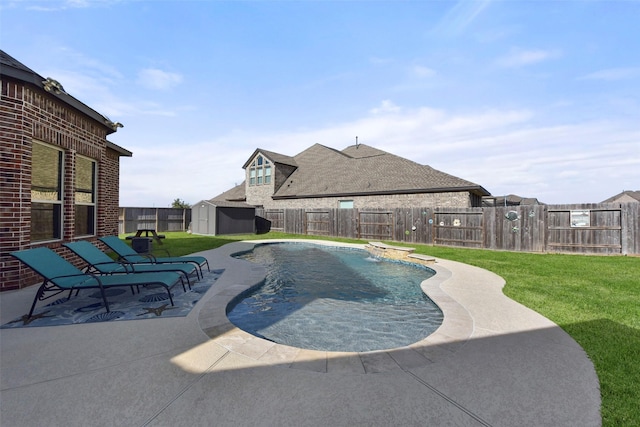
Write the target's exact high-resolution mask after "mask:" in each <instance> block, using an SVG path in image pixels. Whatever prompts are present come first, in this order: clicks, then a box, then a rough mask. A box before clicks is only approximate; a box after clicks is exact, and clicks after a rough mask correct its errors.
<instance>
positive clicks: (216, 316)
mask: <svg viewBox="0 0 640 427" xmlns="http://www.w3.org/2000/svg"><path fill="white" fill-rule="evenodd" d="M281 242H298V243H300V242H305V243H312V244H318V245H324V246H339V247H346V248H355V249H363V250H364V249H365V246H366V245H364V244H350V243H341V242H332V241H324V240H309V239H277V240H251V241H243V242H236V243H231V244H227V245H225V246H223V247H221V248H219V249H218V250H222V251H224V254H222V255H223V256H222V257H221V258H222V259H223V260H225V264H226V265H224V266H223V268H225V274H223V276H222V277H221V278H220V279H219V280H218V282H217V284H216V286H215V288H214V289H212V290H211V292H210V293H211V295H209V292H208V293H207V296H208V298H207V300H206V301H204V302H203V304H202V306H201V307H200V310H199V313H198V323H199V325H200V328H201V329H202V330H203V331H204V332H205V333H206V334H207V336H209V338H211V339H212V340H213V341H214V342H215V343H216V344H218V345H220V346H222V347H224V348H226V349H227V350H229V351H231V352H234V353H238V354H241V355H243V356H245V357H248V358H250V359H253V360H255V361H256V362H258V363H264V364H267V365H277V366H281V367H286V368H292V369H301V370H306V371H313V372H319V373H332V374H371V373H381V372H388V371H393V370H409V369H413V368H418V367H421V366H425V365H429V364H432V363H436V362H438V361H440V360H443V359H447V358H449V357H451V356H452V355H453V354H455V353H456V352H457V351H458V350H460V349H461V348H462V347H463V346H464V345H465V344H466V343H467V341H468V340H469V339H470V338H471V336H472V334H473V330H474V321H473V318H472V316H471V315H470V313H469V311H468V310H467V309H466V308H465V307H464V306H463V305H462V304H460V303H459V302H458V301H457V300H456V299H455V298H454V297H452V296H451V295H449V294H448V293H447V292H445V291H444V290H443V286H445V285H446V284H447V283H448V282H451V280H452V277H453V273H452V271H451V269H450V268H451V266H448V267H449V268H447V267H445V266H443V265H442V261H441V260H438V259H436V262H435V263H434V264H430V265H429V266H428V267H429V268H431V269H433V270H434V271H435V272H436V274H435V275H434V276H432V277H430V278H429V279H426V280H424V281H423V282H422V283H421V285H420V286H421V288H422V290H423V292H424V293H425V294H426V295H427V296H428V297H429V298H431V300H433V301H434V302H435V303H436V304H437V305H438V307H439V308H440V309H441V310H442V312H443V314H444V320H443V322H442V324H441V325H440V327H439V328H438V329H437V330H436V331H435V332H433V333H432V334H431V335H429V336H427V337H426V338H424V339H422V340H420V341H418V342H416V343H413V344H410V345H408V346H405V347H399V348H392V349H386V350H376V351H366V352H335V351H319V350H309V349H302V348H297V347H291V346H287V345H283V344H278V343H275V342H272V341H269V340H265V339H262V338H259V337H256V336H254V335H251V334H249V333H247V332H245V331H243V330H242V329H240V328H238V327H236V326H235V325H233V324H232V323H231V322H230V321H229V319H228V318H227V315H226V308H227V305H228V304H229V303H230V302H232V301H233V300H234V298H236V297H237V296H238V295H240V294H241V293H243V292H245V291H246V290H248V289H250V288H251V287H253V286H255V285H257V284H259V283H260V282H261V281H262V280H264V278H265V276H266V270H265V269H264V267H262V266H259V265H256V264H252V263H250V262H248V261H244V260H240V259H236V258H232V255H233V254H235V253H238V252H243V251H248V250H251V249H253V247H255V246H256V245H258V244H262V243H281ZM418 265H419V264H418Z"/></svg>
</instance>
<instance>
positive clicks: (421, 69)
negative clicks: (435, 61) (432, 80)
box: [411, 65, 436, 78]
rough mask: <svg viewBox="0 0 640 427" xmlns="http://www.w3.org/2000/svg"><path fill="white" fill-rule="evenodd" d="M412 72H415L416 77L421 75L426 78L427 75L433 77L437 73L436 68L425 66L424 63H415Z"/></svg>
mask: <svg viewBox="0 0 640 427" xmlns="http://www.w3.org/2000/svg"><path fill="white" fill-rule="evenodd" d="M411 74H413V75H414V76H416V77H420V78H426V77H433V76H435V75H436V72H435V70H432V69H431V68H429V67H425V66H422V65H414V66H413V67H412V68H411Z"/></svg>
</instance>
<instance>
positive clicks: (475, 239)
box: [433, 208, 484, 248]
mask: <svg viewBox="0 0 640 427" xmlns="http://www.w3.org/2000/svg"><path fill="white" fill-rule="evenodd" d="M433 243H434V244H436V245H446V246H462V247H469V248H482V247H484V221H483V213H482V208H469V209H451V210H443V211H439V210H436V211H435V212H434V213H433Z"/></svg>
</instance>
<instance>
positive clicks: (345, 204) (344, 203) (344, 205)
mask: <svg viewBox="0 0 640 427" xmlns="http://www.w3.org/2000/svg"><path fill="white" fill-rule="evenodd" d="M339 208H340V209H353V200H340V202H339Z"/></svg>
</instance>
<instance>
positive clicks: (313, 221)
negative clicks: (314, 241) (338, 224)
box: [304, 211, 333, 236]
mask: <svg viewBox="0 0 640 427" xmlns="http://www.w3.org/2000/svg"><path fill="white" fill-rule="evenodd" d="M331 224H332V220H331V215H330V211H308V212H305V227H304V228H305V230H306V233H305V234H310V235H312V236H332V235H333V234H332V233H331Z"/></svg>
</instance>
